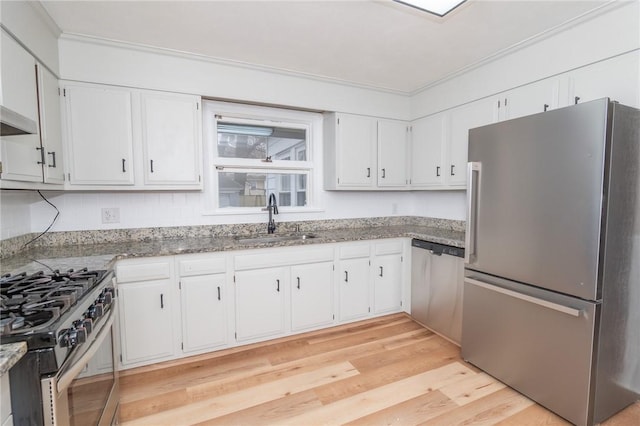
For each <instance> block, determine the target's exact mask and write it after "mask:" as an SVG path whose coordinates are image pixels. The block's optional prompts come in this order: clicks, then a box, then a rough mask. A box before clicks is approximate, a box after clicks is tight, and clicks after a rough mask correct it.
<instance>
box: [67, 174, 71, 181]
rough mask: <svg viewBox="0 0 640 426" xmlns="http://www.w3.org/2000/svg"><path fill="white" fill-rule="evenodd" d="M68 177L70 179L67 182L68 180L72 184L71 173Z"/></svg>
mask: <svg viewBox="0 0 640 426" xmlns="http://www.w3.org/2000/svg"><path fill="white" fill-rule="evenodd" d="M67 177H68V178H69V179H67V180H68V181H69V182H71V173H67Z"/></svg>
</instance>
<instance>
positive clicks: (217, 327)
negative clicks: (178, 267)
mask: <svg viewBox="0 0 640 426" xmlns="http://www.w3.org/2000/svg"><path fill="white" fill-rule="evenodd" d="M225 282H226V276H225V274H212V275H200V276H195V277H185V278H181V279H180V304H181V308H182V310H181V311H182V350H183V351H184V352H185V353H186V352H194V351H200V350H203V349H209V348H215V347H218V346H224V345H226V344H227V309H226V294H225V291H224V289H225V288H226V286H225Z"/></svg>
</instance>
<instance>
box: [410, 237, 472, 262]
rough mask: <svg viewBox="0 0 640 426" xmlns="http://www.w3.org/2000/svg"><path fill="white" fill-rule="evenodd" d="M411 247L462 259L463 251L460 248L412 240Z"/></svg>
mask: <svg viewBox="0 0 640 426" xmlns="http://www.w3.org/2000/svg"><path fill="white" fill-rule="evenodd" d="M411 246H412V247H416V248H420V249H423V250H427V251H429V253H431V254H433V255H436V256H441V255H443V254H447V255H449V256H455V257H462V258H464V249H463V248H461V247H453V246H448V245H445V244H438V243H432V242H430V241H424V240H418V239H413V240H411Z"/></svg>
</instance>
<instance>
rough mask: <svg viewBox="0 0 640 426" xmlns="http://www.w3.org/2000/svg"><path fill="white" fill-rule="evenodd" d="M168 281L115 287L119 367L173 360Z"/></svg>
mask: <svg viewBox="0 0 640 426" xmlns="http://www.w3.org/2000/svg"><path fill="white" fill-rule="evenodd" d="M172 287H173V282H172V280H169V279H165V280H154V281H144V282H138V283H126V284H121V285H119V288H118V296H119V301H120V324H121V325H120V336H121V343H122V364H123V365H127V364H134V363H139V362H146V361H151V360H160V359H167V358H171V357H173V355H174V354H175V344H174V340H175V338H174V335H173V322H174V318H173V310H174V309H175V306H174V305H175V303H174V300H173V298H172V297H171V295H172V293H173V289H172Z"/></svg>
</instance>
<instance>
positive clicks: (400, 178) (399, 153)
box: [378, 120, 408, 187]
mask: <svg viewBox="0 0 640 426" xmlns="http://www.w3.org/2000/svg"><path fill="white" fill-rule="evenodd" d="M407 180H408V179H407V123H406V122H404V121H392V120H380V121H378V186H381V187H385V186H391V187H403V186H406V185H407Z"/></svg>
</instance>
